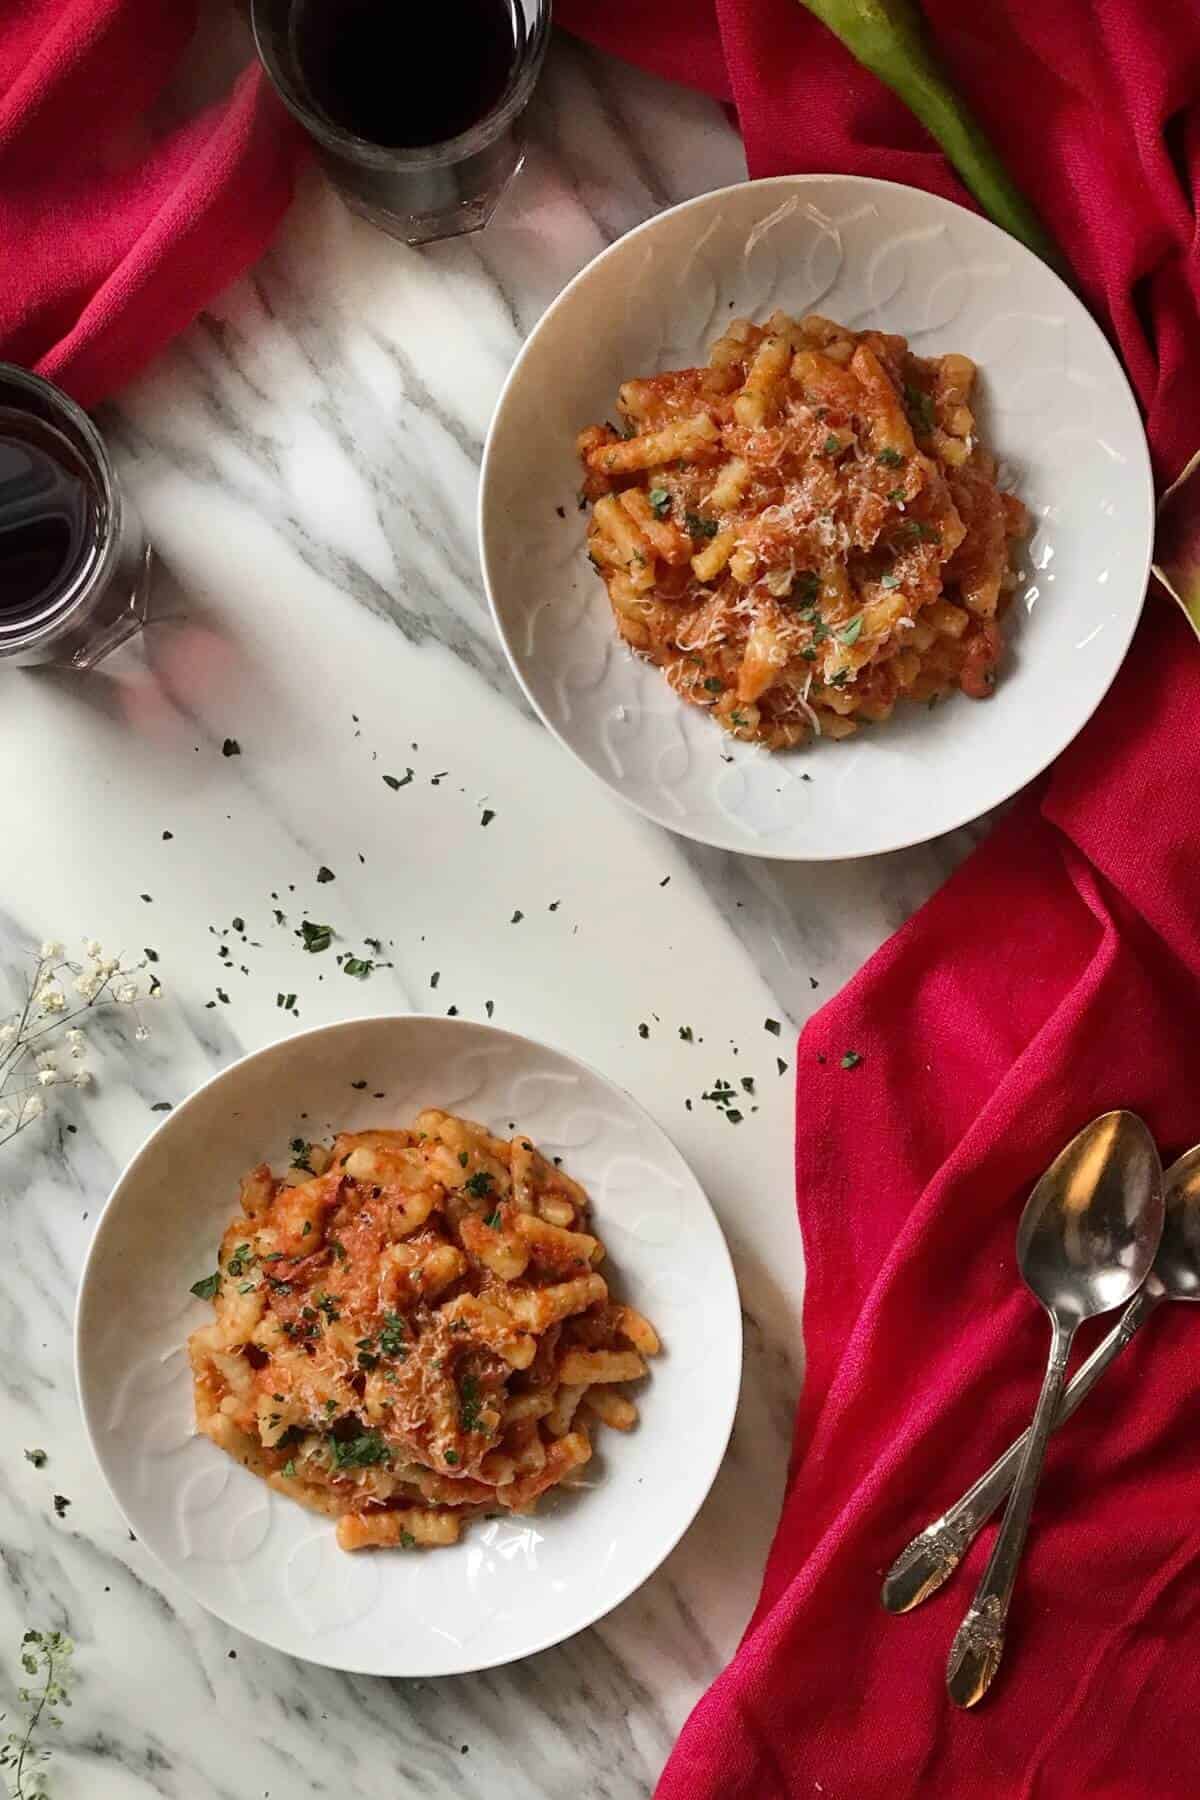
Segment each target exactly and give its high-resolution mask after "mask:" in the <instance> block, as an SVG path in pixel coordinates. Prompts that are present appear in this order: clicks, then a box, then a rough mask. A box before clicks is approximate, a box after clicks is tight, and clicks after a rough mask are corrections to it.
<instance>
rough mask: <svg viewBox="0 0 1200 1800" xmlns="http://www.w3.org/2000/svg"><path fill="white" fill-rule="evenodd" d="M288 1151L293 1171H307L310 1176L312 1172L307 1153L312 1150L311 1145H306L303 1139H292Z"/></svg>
mask: <svg viewBox="0 0 1200 1800" xmlns="http://www.w3.org/2000/svg"><path fill="white" fill-rule="evenodd" d="M288 1149H289V1150H290V1151H291V1153H292V1167H293V1169H307V1170H308V1172H309V1174H310V1175H311V1174H312V1172H313V1171H312V1164H311V1163H310V1162H309V1160H308V1153H309V1151H310V1150H311V1149H312V1145H311V1144H306V1143H305V1141H304V1139H303V1138H293V1139H292V1141H291V1143H290V1144H289V1145H288Z"/></svg>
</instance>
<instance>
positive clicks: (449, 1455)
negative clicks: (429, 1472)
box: [446, 1450, 458, 1469]
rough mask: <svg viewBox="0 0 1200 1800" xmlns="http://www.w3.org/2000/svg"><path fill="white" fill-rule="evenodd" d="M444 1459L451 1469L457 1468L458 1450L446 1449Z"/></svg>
mask: <svg viewBox="0 0 1200 1800" xmlns="http://www.w3.org/2000/svg"><path fill="white" fill-rule="evenodd" d="M446 1461H447V1462H448V1463H449V1464H450V1467H451V1468H452V1469H454V1468H457V1467H458V1451H457V1450H447V1452H446Z"/></svg>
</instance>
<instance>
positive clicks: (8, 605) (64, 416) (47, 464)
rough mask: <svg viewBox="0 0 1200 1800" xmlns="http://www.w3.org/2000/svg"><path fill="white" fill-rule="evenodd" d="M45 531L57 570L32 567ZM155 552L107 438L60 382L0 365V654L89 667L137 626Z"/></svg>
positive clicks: (141, 620) (142, 616) (61, 665)
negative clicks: (34, 572) (32, 552)
mask: <svg viewBox="0 0 1200 1800" xmlns="http://www.w3.org/2000/svg"><path fill="white" fill-rule="evenodd" d="M46 533H49V534H50V540H51V542H52V543H53V545H54V548H53V549H52V550H50V551H48V552H46V553H45V556H46V559H48V560H47V562H46V566H47V567H48V568H53V569H54V571H55V572H54V573H53V575H52V576H51V577H50V578H49V579H47V580H46V581H45V582H44V583H42V582H41V581H40V578H38V577H31V576H30V574H29V567H30V562H29V546H30V543H31V541H32V542H34V543H35V544H36V543H37V542H38V540H39V538H42V539H44V538H45V534H46ZM152 563H153V551H152V549H151V546H150V544H149V543H148V541H147V538H146V533H145V530H144V528H143V525H142V520H141V515H140V514H139V513H138V510H137V508H136V507H135V506H134V505H133V504H132V502H131V501H130V499H129V497H128V495H126V494H124V493H123V492H122V490H121V486H120V483H119V482H118V480H117V472H116V470H115V469H114V467H113V464H112V459H111V457H110V456H109V454H108V451H107V449H106V448H105V444H104V440H103V438H102V437H101V436H100V433H99V432H98V431H97V430H96V427H95V426H94V425H93V424H92V421H91V420H90V419H89V418H88V416H87V414H86V413H85V412H84V411H83V410H82V409H81V408H80V407H78V406H76V404H75V402H74V401H73V400H71V399H69V398H68V396H67V395H66V394H64V393H63V392H62V390H61V389H60V388H56V387H55V386H54V385H53V384H52V383H51V382H49V381H43V380H42V378H41V377H40V376H39V375H32V374H30V373H29V371H28V370H27V369H20V368H17V367H16V365H15V364H13V363H0V658H7V659H8V661H9V662H12V663H16V664H25V663H45V664H50V665H52V666H56V667H59V668H66V669H90V668H92V667H93V666H94V665H95V664H96V663H98V662H99V661H100V659H101V657H104V656H107V655H108V654H109V652H110V651H112V650H115V649H116V648H117V646H118V644H123V643H124V642H125V640H126V639H127V638H129V637H132V636H133V634H134V633H135V632H137V631H140V630H141V628H142V626H143V625H144V624H145V622H146V614H147V610H148V607H149V600H150V575H151V567H152Z"/></svg>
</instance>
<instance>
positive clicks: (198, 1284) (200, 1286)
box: [188, 1269, 221, 1300]
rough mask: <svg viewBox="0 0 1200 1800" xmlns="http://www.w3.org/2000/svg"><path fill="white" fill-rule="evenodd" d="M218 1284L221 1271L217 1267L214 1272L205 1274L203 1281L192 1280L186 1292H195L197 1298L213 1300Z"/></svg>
mask: <svg viewBox="0 0 1200 1800" xmlns="http://www.w3.org/2000/svg"><path fill="white" fill-rule="evenodd" d="M220 1286H221V1271H220V1270H219V1269H218V1270H216V1271H215V1273H214V1274H212V1275H206V1276H205V1277H204V1280H203V1281H193V1283H192V1285H191V1287H190V1288H189V1289H188V1293H189V1294H195V1296H196V1298H197V1300H215V1299H216V1297H217V1293H218V1290H219V1289H220Z"/></svg>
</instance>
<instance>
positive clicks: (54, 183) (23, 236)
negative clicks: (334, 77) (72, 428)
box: [0, 0, 303, 406]
mask: <svg viewBox="0 0 1200 1800" xmlns="http://www.w3.org/2000/svg"><path fill="white" fill-rule="evenodd" d="M195 25H196V6H195V4H194V0H171V3H170V4H169V5H163V4H162V0H8V4H7V5H5V6H4V7H2V8H0V244H2V245H3V249H4V280H3V282H2V283H0V357H3V358H4V359H5V360H6V361H9V362H16V363H20V364H22V365H23V366H25V367H28V368H36V369H37V370H38V371H39V373H41V374H43V375H46V376H48V377H49V378H50V379H51V380H53V381H57V382H58V383H59V384H60V385H61V386H62V387H65V388H66V389H67V391H68V392H69V393H71V394H73V395H74V397H75V398H76V399H77V400H79V401H80V402H81V403H82V404H83V405H85V406H90V405H93V404H94V403H95V402H96V401H98V400H100V399H102V398H103V397H104V396H105V395H106V394H108V393H110V392H112V390H113V389H114V388H116V387H119V386H120V385H121V383H123V382H125V381H128V380H129V379H130V377H131V376H133V375H134V374H136V373H137V371H138V370H139V369H140V368H141V367H143V365H144V364H145V363H146V362H148V361H149V359H150V358H151V357H152V356H153V355H154V354H155V352H156V351H158V350H160V349H161V348H162V346H163V345H164V344H165V343H166V342H167V341H168V340H169V339H170V338H171V337H173V336H174V335H175V334H176V333H177V332H179V331H182V330H183V328H184V326H185V325H187V324H189V323H190V321H191V320H192V319H194V318H195V316H196V314H197V313H198V312H199V311H200V309H201V308H202V307H203V306H204V304H205V302H206V301H207V300H209V299H211V298H212V296H213V295H214V294H216V293H218V292H219V291H220V290H221V288H222V287H224V286H226V285H227V284H228V283H229V282H230V281H232V280H233V279H234V277H235V276H236V275H238V274H240V273H241V271H242V270H243V269H244V268H246V267H247V266H248V265H249V264H250V263H251V262H253V261H254V259H255V258H256V257H257V256H258V255H259V254H260V253H261V252H262V250H263V249H264V248H265V246H266V245H267V243H268V242H269V241H270V238H271V236H272V234H273V232H274V230H275V228H276V226H277V225H278V223H279V220H280V219H281V218H282V216H283V213H284V211H285V209H286V207H287V204H288V201H289V199H290V197H291V191H292V180H293V174H294V171H295V168H296V165H297V159H298V156H299V155H300V154H301V152H302V145H303V134H302V133H301V132H300V130H299V127H298V126H296V124H295V123H294V121H293V120H292V119H291V118H290V116H289V115H288V113H287V112H286V111H285V110H284V108H283V107H282V106H281V105H280V104H279V102H278V101H277V99H276V97H275V95H274V93H273V92H272V90H271V88H270V86H269V84H268V83H267V81H266V78H265V77H264V76H263V75H262V74H261V72H260V71H259V69H258V68H257V67H255V68H253V69H249V70H247V72H246V73H245V74H244V75H243V76H242V77H241V79H240V80H239V81H238V82H237V84H236V86H235V88H234V90H233V92H232V94H231V95H230V96H229V97H228V99H227V100H226V101H224V102H222V103H220V104H217V105H215V106H211V107H209V108H207V109H206V110H205V111H203V112H202V113H200V114H199V115H198V116H196V117H193V118H191V119H189V120H188V121H187V122H186V123H184V124H181V125H176V126H175V127H173V128H171V129H167V128H163V127H161V126H160V125H159V124H158V122H157V121H156V117H155V113H156V110H157V109H159V108H160V107H161V105H162V98H163V93H164V90H165V89H166V88H167V86H168V83H169V82H170V79H171V77H172V76H173V74H174V72H175V69H176V66H177V64H178V62H179V59H180V57H181V56H182V55H183V52H184V50H185V49H186V47H187V44H188V42H189V40H190V38H191V36H192V33H193V30H194V28H195Z"/></svg>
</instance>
